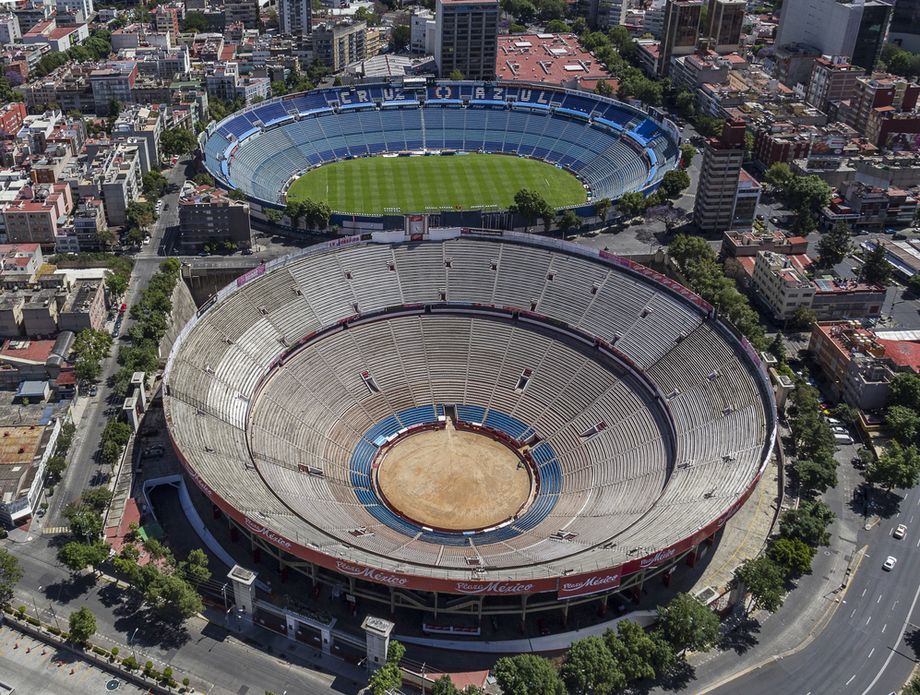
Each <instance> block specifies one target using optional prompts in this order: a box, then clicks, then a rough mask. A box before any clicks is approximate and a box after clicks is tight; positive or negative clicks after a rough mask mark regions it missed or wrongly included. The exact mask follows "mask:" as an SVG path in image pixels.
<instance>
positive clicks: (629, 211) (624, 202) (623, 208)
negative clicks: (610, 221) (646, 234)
mask: <svg viewBox="0 0 920 695" xmlns="http://www.w3.org/2000/svg"><path fill="white" fill-rule="evenodd" d="M617 210H619V211H620V212H621V213H622V214H623V215H624V216H625V217H636V216H637V215H641V214H642V213H643V212H645V196H644V195H642V194H641V193H639V191H629V192H627V193H624V194H623V195H622V196H620V199H619V200H618V201H617Z"/></svg>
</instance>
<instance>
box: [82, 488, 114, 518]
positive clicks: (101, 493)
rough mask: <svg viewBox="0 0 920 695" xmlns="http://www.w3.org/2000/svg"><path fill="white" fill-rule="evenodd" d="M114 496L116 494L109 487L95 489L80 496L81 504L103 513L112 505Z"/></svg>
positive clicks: (90, 489) (85, 491)
mask: <svg viewBox="0 0 920 695" xmlns="http://www.w3.org/2000/svg"><path fill="white" fill-rule="evenodd" d="M114 496H115V495H114V493H113V492H112V491H111V490H109V489H108V488H107V487H93V488H89V489H88V490H84V491H83V494H82V495H80V502H81V503H82V504H85V505H86V506H87V507H89V508H90V509H94V510H96V511H97V512H99V513H102V512H104V511H105V509H106V507H108V506H109V505H110V504H111V503H112V498H113V497H114Z"/></svg>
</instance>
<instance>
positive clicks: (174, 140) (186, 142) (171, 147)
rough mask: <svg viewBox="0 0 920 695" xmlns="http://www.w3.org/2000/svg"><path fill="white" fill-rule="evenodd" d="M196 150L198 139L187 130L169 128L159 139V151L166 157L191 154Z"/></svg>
mask: <svg viewBox="0 0 920 695" xmlns="http://www.w3.org/2000/svg"><path fill="white" fill-rule="evenodd" d="M197 148H198V138H196V137H195V133H193V132H192V131H191V130H189V129H188V128H169V129H168V130H164V131H163V135H162V136H161V137H160V149H162V150H163V152H164V153H166V154H168V155H183V154H191V153H192V152H194V151H195V150H196V149H197Z"/></svg>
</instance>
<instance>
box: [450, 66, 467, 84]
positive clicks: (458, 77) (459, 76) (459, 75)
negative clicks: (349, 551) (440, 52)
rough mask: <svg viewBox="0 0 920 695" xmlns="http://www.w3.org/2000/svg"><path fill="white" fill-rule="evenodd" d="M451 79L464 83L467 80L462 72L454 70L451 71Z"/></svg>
mask: <svg viewBox="0 0 920 695" xmlns="http://www.w3.org/2000/svg"><path fill="white" fill-rule="evenodd" d="M450 79H452V80H455V81H457V82H462V81H463V80H464V79H466V78H465V77H464V75H463V73H462V72H460V71H459V70H457V69H456V68H454V69H453V70H451V71H450Z"/></svg>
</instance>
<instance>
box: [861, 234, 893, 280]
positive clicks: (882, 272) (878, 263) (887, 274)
mask: <svg viewBox="0 0 920 695" xmlns="http://www.w3.org/2000/svg"><path fill="white" fill-rule="evenodd" d="M859 279H860V280H862V281H863V282H868V283H872V284H875V285H887V284H888V283H889V281H890V280H891V265H890V264H889V263H888V259H887V257H886V253H885V247H884V246H882V245H881V244H879V243H876V244H875V248H873V249H872V250H871V251H869V253H867V254H866V256H865V258H864V259H863V264H862V267H861V268H860V269H859Z"/></svg>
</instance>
